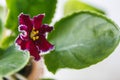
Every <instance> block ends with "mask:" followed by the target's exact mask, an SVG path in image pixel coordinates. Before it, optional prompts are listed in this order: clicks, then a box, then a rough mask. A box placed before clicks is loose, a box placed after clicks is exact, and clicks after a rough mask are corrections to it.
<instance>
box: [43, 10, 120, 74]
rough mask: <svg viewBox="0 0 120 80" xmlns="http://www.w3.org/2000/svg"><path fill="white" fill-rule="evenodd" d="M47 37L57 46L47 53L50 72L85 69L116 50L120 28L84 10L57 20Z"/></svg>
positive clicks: (46, 58) (46, 59)
mask: <svg viewBox="0 0 120 80" xmlns="http://www.w3.org/2000/svg"><path fill="white" fill-rule="evenodd" d="M48 40H49V41H50V42H51V43H52V44H54V45H55V50H54V51H52V52H50V53H49V54H46V55H45V56H44V59H45V64H46V65H47V68H48V70H49V71H51V72H53V73H55V72H56V71H57V70H58V69H60V68H73V69H82V68H85V67H89V66H91V65H93V64H96V63H98V62H100V61H102V60H103V59H105V58H106V57H108V56H109V55H110V54H111V53H112V52H113V51H114V49H115V48H116V46H117V45H118V43H119V40H120V29H118V26H117V25H115V24H114V23H113V22H112V21H111V20H109V19H108V18H106V17H105V16H102V15H101V14H96V13H93V12H87V11H84V12H79V13H75V14H73V15H71V16H68V17H66V18H63V19H61V20H60V21H59V22H57V23H56V24H55V30H54V31H53V32H52V33H51V34H49V36H48Z"/></svg>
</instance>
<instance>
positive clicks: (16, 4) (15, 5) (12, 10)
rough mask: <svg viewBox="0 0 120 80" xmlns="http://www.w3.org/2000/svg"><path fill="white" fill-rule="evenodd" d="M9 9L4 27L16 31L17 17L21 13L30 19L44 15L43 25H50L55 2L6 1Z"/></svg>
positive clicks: (49, 0)
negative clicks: (27, 15)
mask: <svg viewBox="0 0 120 80" xmlns="http://www.w3.org/2000/svg"><path fill="white" fill-rule="evenodd" d="M6 2H7V7H8V9H9V12H8V17H7V21H6V25H5V26H6V27H7V28H9V29H12V30H13V31H14V32H15V31H16V32H17V30H18V15H19V14H20V13H21V12H23V13H24V14H30V16H31V17H33V16H36V15H38V14H42V13H45V14H46V16H45V19H44V21H43V23H50V22H51V20H52V18H53V15H54V13H55V8H56V3H57V0H6Z"/></svg>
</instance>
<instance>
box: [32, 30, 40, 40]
mask: <svg viewBox="0 0 120 80" xmlns="http://www.w3.org/2000/svg"><path fill="white" fill-rule="evenodd" d="M37 34H39V31H38V30H35V28H33V29H32V31H31V33H30V38H31V39H32V40H33V41H35V40H38V39H39V36H38V35H37Z"/></svg>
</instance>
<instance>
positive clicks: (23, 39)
mask: <svg viewBox="0 0 120 80" xmlns="http://www.w3.org/2000/svg"><path fill="white" fill-rule="evenodd" d="M56 4H57V0H6V5H7V12H6V14H7V17H6V20H4V19H1V20H0V78H1V79H3V77H5V76H11V75H14V74H16V73H19V71H21V70H23V68H24V67H26V66H27V64H28V63H29V61H30V56H32V57H33V58H34V60H35V61H39V60H41V57H43V59H44V62H45V65H46V66H47V69H48V70H49V71H50V72H52V73H56V71H57V70H58V69H61V68H72V69H82V68H86V67H89V66H91V65H93V64H96V63H98V62H100V61H102V60H103V59H105V58H106V57H108V56H109V55H110V54H111V53H112V52H113V51H114V49H115V48H116V47H117V45H118V44H119V40H120V29H119V27H118V26H117V25H116V24H115V23H114V22H113V21H111V20H110V19H108V18H107V17H106V16H105V13H104V12H103V11H102V10H100V9H97V8H95V7H93V6H90V5H88V4H86V3H83V2H81V1H78V0H68V2H66V4H65V7H64V15H65V16H64V17H63V18H62V19H61V20H59V21H57V22H56V23H55V24H54V25H52V26H49V25H48V24H50V23H51V22H52V18H53V17H54V14H55V10H56V9H57V8H56ZM0 11H1V12H0V15H3V14H2V13H3V11H2V8H0ZM32 17H33V18H32ZM53 26H54V27H53ZM8 30H9V31H10V34H9V35H7V36H6V35H5V33H6V32H7V31H8ZM16 44H17V45H16ZM45 52H47V54H43V53H45ZM25 73H27V72H25ZM23 76H24V75H23Z"/></svg>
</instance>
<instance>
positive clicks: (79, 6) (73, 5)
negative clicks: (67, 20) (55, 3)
mask: <svg viewBox="0 0 120 80" xmlns="http://www.w3.org/2000/svg"><path fill="white" fill-rule="evenodd" d="M83 10H85V11H94V12H98V13H102V14H105V13H104V12H103V11H102V10H100V9H99V8H96V7H93V6H91V5H89V4H87V3H84V2H82V1H80V0H68V1H67V2H66V4H65V6H64V14H65V15H69V14H72V13H74V12H79V11H83Z"/></svg>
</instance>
